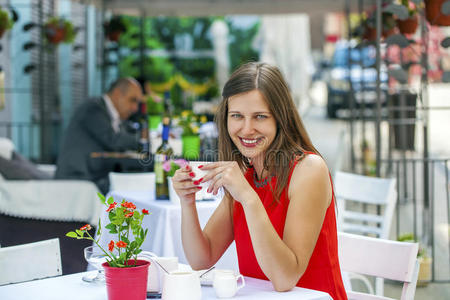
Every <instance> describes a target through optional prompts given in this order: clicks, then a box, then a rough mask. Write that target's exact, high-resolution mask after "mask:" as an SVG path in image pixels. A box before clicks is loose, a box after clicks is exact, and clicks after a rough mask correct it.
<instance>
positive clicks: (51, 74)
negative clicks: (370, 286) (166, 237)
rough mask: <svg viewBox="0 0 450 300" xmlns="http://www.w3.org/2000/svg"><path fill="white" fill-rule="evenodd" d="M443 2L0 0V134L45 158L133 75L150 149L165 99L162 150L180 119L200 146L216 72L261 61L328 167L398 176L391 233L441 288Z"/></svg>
mask: <svg viewBox="0 0 450 300" xmlns="http://www.w3.org/2000/svg"><path fill="white" fill-rule="evenodd" d="M449 3H450V1H445V0H443V1H440V0H427V1H421V0H409V1H408V0H406V1H404V0H396V1H387V0H386V1H385V0H339V1H335V0H319V1H317V0H316V1H312V0H311V1H310V0H283V1H271V0H239V1H238V0H229V1H225V0H223V1H222V0H220V1H219V0H214V1H213V0H185V1H181V0H152V1H145V0H128V1H121V0H103V1H101V0H92V1H89V0H85V1H83V0H79V1H76V0H72V1H70V0H59V1H57V0H0V137H5V138H8V139H10V140H11V141H12V142H13V144H14V147H15V151H16V152H17V153H20V155H22V156H23V157H24V158H25V159H27V160H29V161H30V162H32V163H36V164H46V165H54V164H55V162H56V161H57V158H58V152H59V147H60V143H61V140H62V136H63V134H64V130H65V128H66V127H67V125H68V123H69V120H70V117H71V115H72V113H73V111H74V110H75V108H76V107H77V106H78V105H80V104H82V103H83V102H85V101H88V99H90V98H92V97H96V96H101V95H102V94H103V93H104V92H105V91H106V90H107V88H108V87H109V86H110V84H111V83H112V82H113V81H114V80H116V79H117V78H119V77H127V76H132V77H135V78H145V79H146V80H147V82H148V84H149V86H150V88H151V90H152V91H153V92H155V94H156V97H155V96H153V97H150V96H149V97H148V98H147V99H146V104H147V105H146V111H145V114H146V115H147V116H148V122H149V123H148V126H149V129H150V135H149V137H150V144H151V149H152V150H151V152H154V151H155V149H156V147H158V146H159V144H160V143H161V140H160V132H161V124H160V122H161V117H162V116H163V115H164V114H167V112H168V111H169V112H170V115H171V118H172V120H173V123H172V136H171V141H170V143H172V145H173V147H174V150H175V154H176V155H177V156H179V157H183V152H182V150H181V149H182V145H181V143H182V142H181V136H182V135H183V131H184V130H185V127H186V126H187V127H190V130H192V132H193V134H196V135H200V139H201V141H200V144H199V145H200V146H199V147H200V149H199V152H198V156H197V157H193V159H199V158H202V155H203V154H204V152H205V151H206V150H214V149H215V148H214V147H215V143H216V141H215V140H214V138H215V135H214V134H211V135H208V134H202V130H201V128H202V126H204V125H205V124H207V123H208V122H210V121H212V119H213V115H214V112H215V109H216V107H217V105H218V103H219V102H220V100H221V95H220V94H221V89H222V87H223V85H224V83H225V81H226V80H227V78H228V76H229V75H230V74H231V72H232V71H233V70H234V69H236V68H237V67H238V66H239V65H241V64H242V63H245V62H249V61H263V62H268V63H271V64H275V65H277V66H278V67H279V68H280V69H281V71H282V72H283V74H284V76H285V78H286V79H287V81H288V84H289V86H290V88H291V91H292V94H293V96H294V100H295V102H296V104H297V107H298V109H299V112H300V114H301V116H302V117H303V119H304V121H305V124H306V127H307V129H308V131H309V133H310V135H311V138H312V140H313V142H314V143H315V144H316V146H317V148H318V149H319V151H320V152H321V153H322V154H323V155H324V157H325V159H326V160H327V162H328V164H329V166H330V169H331V170H332V171H333V172H335V171H338V170H346V171H351V172H354V173H359V174H364V175H367V176H377V177H395V178H397V183H398V189H399V191H398V194H399V197H398V201H397V202H398V206H397V213H396V216H395V220H394V221H393V229H392V236H391V238H392V239H398V238H401V237H402V235H404V234H405V233H407V234H412V239H413V240H416V241H420V242H421V245H422V248H423V249H425V250H427V251H428V254H429V256H430V257H432V258H433V262H432V269H431V271H430V274H431V275H430V278H429V279H428V280H425V281H426V282H432V288H430V287H427V288H426V290H422V292H421V291H420V290H418V292H417V295H418V297H417V298H421V299H429V298H433V299H445V298H448V297H449V282H450V238H449V236H450V233H449V232H450V231H449V230H450V229H449V219H450V200H449V198H450V196H449V194H450V192H449V189H450V184H449V158H450V142H449V141H450V133H449V129H450V121H449V120H450V118H449V108H450V103H449V102H450V83H449V82H450V50H449V46H450V38H449V36H450V27H449V26H450V20H449V19H450V16H449V15H450V12H449V9H450V4H449ZM160 99H163V101H161V100H160ZM186 122H187V123H186ZM137 128H138V127H137ZM203 130H205V131H204V132H208V130H209V129H208V127H203ZM204 132H203V133H204ZM211 137H212V138H213V139H212V140H211V139H208V138H211ZM50 168H51V167H50ZM0 196H1V195H0ZM0 242H2V241H0ZM433 292H434V293H437V294H436V295H435V296H433V297H426V295H427V294H428V293H433ZM387 293H389V289H388V288H387ZM392 293H393V294H395V293H398V291H395V285H393V288H392Z"/></svg>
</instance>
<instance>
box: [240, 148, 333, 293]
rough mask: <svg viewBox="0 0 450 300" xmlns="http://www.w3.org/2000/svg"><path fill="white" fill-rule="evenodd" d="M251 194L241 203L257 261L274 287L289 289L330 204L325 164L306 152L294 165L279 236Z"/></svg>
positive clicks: (305, 263)
mask: <svg viewBox="0 0 450 300" xmlns="http://www.w3.org/2000/svg"><path fill="white" fill-rule="evenodd" d="M255 194H256V193H255ZM255 196H256V195H254V196H253V197H249V198H247V199H245V200H244V201H242V202H241V203H242V204H243V207H244V212H245V217H246V219H247V224H248V227H249V232H250V236H251V240H252V244H253V249H254V251H255V255H256V258H257V261H258V263H259V265H260V267H261V269H262V271H263V272H264V274H265V275H266V276H267V277H268V278H269V280H270V281H271V282H272V284H273V286H274V288H275V289H276V290H277V291H287V290H290V289H292V288H293V287H294V286H295V285H296V284H297V282H298V280H299V279H300V277H301V276H302V275H303V273H304V272H305V270H306V267H307V266H308V263H309V259H310V258H311V255H312V252H313V250H314V248H315V245H316V242H317V238H318V236H319V233H320V230H321V228H322V224H323V220H324V217H325V213H326V210H327V207H328V206H329V204H330V200H331V189H330V182H329V178H328V169H327V167H326V164H325V162H324V161H323V159H322V158H321V157H320V156H317V155H308V156H306V157H305V158H304V159H303V160H302V161H301V162H300V163H298V164H297V165H296V167H295V169H294V171H293V174H292V177H291V181H290V184H289V190H288V197H289V200H290V202H289V207H288V212H287V216H286V224H285V228H284V233H283V239H281V238H280V237H279V236H278V234H277V232H276V231H275V229H274V227H273V226H272V224H271V222H270V220H269V218H268V216H267V213H266V211H265V209H264V207H263V205H262V203H261V201H260V200H259V199H258V198H257V196H256V197H255Z"/></svg>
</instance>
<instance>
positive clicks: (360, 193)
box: [334, 171, 397, 239]
mask: <svg viewBox="0 0 450 300" xmlns="http://www.w3.org/2000/svg"><path fill="white" fill-rule="evenodd" d="M334 184H335V195H336V199H337V203H338V208H339V210H338V226H339V230H341V231H344V232H351V233H357V234H363V235H369V234H371V235H375V236H376V237H381V238H384V239H388V238H389V232H390V229H391V224H392V217H393V215H394V211H395V205H396V202H397V188H396V180H395V178H376V177H369V176H363V175H358V174H351V173H345V172H340V171H338V172H336V176H335V180H334ZM358 203H359V204H365V205H366V207H367V206H371V205H372V206H377V205H380V206H381V207H382V209H383V212H382V215H380V216H379V215H377V214H376V210H374V209H373V210H372V211H373V212H371V211H370V207H369V208H368V209H367V211H361V209H360V206H359V207H358Z"/></svg>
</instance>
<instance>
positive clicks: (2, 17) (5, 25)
mask: <svg viewBox="0 0 450 300" xmlns="http://www.w3.org/2000/svg"><path fill="white" fill-rule="evenodd" d="M13 24H14V21H13V20H12V19H11V18H10V17H9V14H8V12H7V11H6V10H4V9H2V8H1V7H0V38H2V36H3V34H4V33H5V32H6V31H7V30H9V29H11V28H12V26H13Z"/></svg>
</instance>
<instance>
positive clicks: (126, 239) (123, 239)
mask: <svg viewBox="0 0 450 300" xmlns="http://www.w3.org/2000/svg"><path fill="white" fill-rule="evenodd" d="M122 241H124V242H125V243H127V244H128V245H129V244H130V240H129V239H128V238H127V237H126V236H124V237H122Z"/></svg>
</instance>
